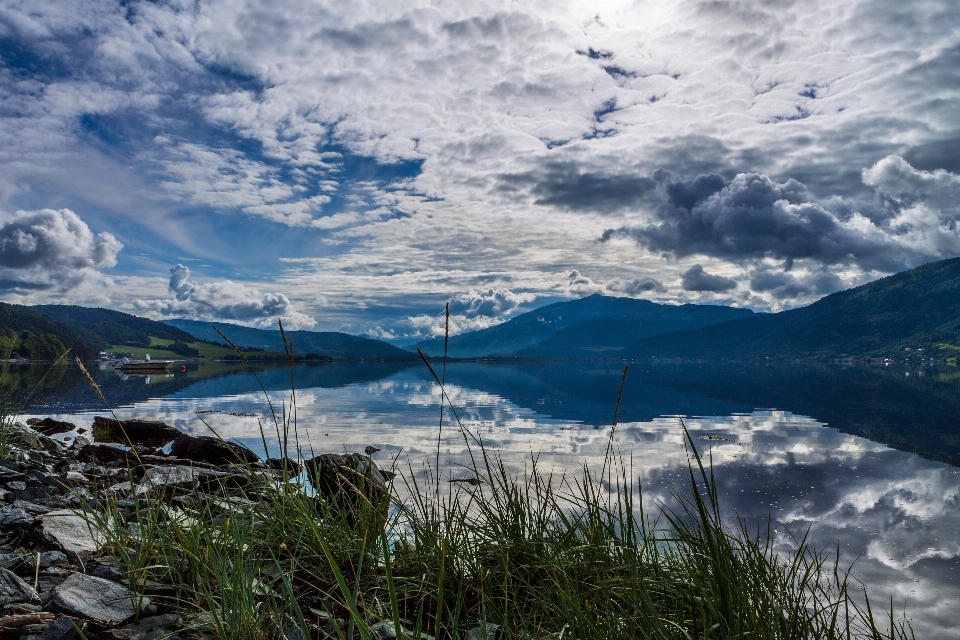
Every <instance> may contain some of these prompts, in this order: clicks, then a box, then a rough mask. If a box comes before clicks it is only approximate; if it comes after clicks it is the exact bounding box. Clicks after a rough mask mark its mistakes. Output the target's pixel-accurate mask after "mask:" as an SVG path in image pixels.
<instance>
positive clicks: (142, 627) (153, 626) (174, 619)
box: [124, 613, 180, 633]
mask: <svg viewBox="0 0 960 640" xmlns="http://www.w3.org/2000/svg"><path fill="white" fill-rule="evenodd" d="M178 624H180V616H178V615H177V614H175V613H165V614H163V615H160V616H150V617H149V618H141V619H140V621H139V622H131V623H130V624H128V625H127V626H125V627H124V629H132V630H135V631H139V632H141V633H149V632H151V631H156V630H157V629H168V628H170V627H173V626H175V625H178Z"/></svg>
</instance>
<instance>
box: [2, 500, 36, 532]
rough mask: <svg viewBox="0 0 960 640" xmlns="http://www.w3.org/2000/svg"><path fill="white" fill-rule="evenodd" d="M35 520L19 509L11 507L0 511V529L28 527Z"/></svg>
mask: <svg viewBox="0 0 960 640" xmlns="http://www.w3.org/2000/svg"><path fill="white" fill-rule="evenodd" d="M34 520H36V518H34V517H33V516H32V515H30V514H29V513H27V512H26V511H25V510H24V509H21V508H20V507H15V506H13V505H10V506H7V507H4V508H2V509H0V527H4V528H8V527H29V526H30V525H32V524H33V521H34Z"/></svg>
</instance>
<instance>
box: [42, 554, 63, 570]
mask: <svg viewBox="0 0 960 640" xmlns="http://www.w3.org/2000/svg"><path fill="white" fill-rule="evenodd" d="M40 566H41V567H67V566H70V559H69V558H67V554H65V553H63V552H62V551H44V552H43V553H41V554H40Z"/></svg>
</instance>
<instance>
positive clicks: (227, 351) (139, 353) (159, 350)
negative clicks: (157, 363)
mask: <svg viewBox="0 0 960 640" xmlns="http://www.w3.org/2000/svg"><path fill="white" fill-rule="evenodd" d="M171 344H173V340H167V339H163V338H156V337H154V336H150V346H149V347H125V346H122V345H119V346H113V347H110V348H109V349H107V352H108V353H115V354H118V355H119V354H121V353H132V354H133V357H134V358H140V359H142V358H143V357H145V356H146V354H148V353H149V354H150V357H151V358H153V359H157V358H162V359H165V360H186V359H188V358H187V357H186V356H182V355H179V354H176V353H174V352H172V351H167V350H165V349H164V348H163V347H166V346H168V345H171ZM187 345H188V346H190V347H193V348H194V349H196V350H197V351H199V352H200V357H201V358H206V359H208V360H214V359H217V358H229V357H236V355H237V352H236V351H234V350H233V349H231V348H230V347H222V346H220V345H216V344H207V343H206V342H188V343H187ZM250 355H254V354H250ZM255 355H256V356H257V357H258V358H260V357H263V356H275V357H277V358H283V357H284V356H283V354H282V353H273V352H263V351H257V352H255Z"/></svg>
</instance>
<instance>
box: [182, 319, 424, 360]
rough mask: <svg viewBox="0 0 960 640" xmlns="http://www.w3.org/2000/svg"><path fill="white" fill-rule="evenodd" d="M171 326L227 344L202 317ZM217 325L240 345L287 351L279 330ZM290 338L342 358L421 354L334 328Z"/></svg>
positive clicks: (307, 350)
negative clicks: (333, 330) (333, 329)
mask: <svg viewBox="0 0 960 640" xmlns="http://www.w3.org/2000/svg"><path fill="white" fill-rule="evenodd" d="M165 322H166V323H167V324H169V325H170V326H171V327H176V328H177V329H181V330H183V331H185V332H187V333H189V334H190V335H192V336H195V337H196V338H198V339H200V340H204V341H207V342H216V343H217V344H226V343H225V342H224V341H223V338H221V337H220V336H219V335H218V334H217V332H216V331H214V330H213V327H212V326H211V323H210V322H203V321H199V320H180V319H177V320H166V321H165ZM213 324H216V326H217V328H218V329H220V331H222V332H223V334H224V335H225V336H227V337H228V338H230V340H232V341H233V343H234V344H236V345H237V346H238V347H253V348H255V349H264V350H266V351H279V352H282V351H283V339H282V338H281V337H280V332H279V331H271V330H266V329H251V328H250V327H241V326H240V325H236V324H230V323H227V322H216V323H213ZM286 334H287V339H288V340H292V341H293V350H294V353H296V354H297V355H308V354H311V353H314V354H317V355H319V356H327V357H329V358H335V359H338V360H413V359H415V358H416V357H417V356H416V355H415V354H412V353H410V352H409V351H404V350H403V349H400V348H398V347H395V346H393V345H392V344H387V343H386V342H381V341H380V340H373V339H372V338H360V337H357V336H351V335H349V334H346V333H336V332H332V331H327V332H320V331H287V332H286Z"/></svg>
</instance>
